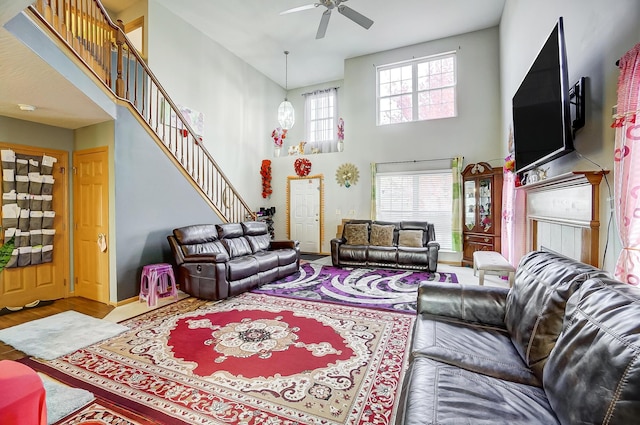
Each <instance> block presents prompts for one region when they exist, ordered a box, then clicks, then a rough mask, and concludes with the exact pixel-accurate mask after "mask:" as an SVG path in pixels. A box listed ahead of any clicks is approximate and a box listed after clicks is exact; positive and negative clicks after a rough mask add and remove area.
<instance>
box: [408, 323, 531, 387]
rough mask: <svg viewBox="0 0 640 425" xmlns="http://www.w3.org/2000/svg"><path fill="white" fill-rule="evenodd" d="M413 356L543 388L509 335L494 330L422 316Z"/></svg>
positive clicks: (415, 330)
mask: <svg viewBox="0 0 640 425" xmlns="http://www.w3.org/2000/svg"><path fill="white" fill-rule="evenodd" d="M411 355H412V356H413V357H419V356H422V357H429V358H430V359H433V360H438V361H440V362H442V363H447V364H450V365H453V366H458V367H461V368H463V369H466V370H471V371H474V372H478V373H481V374H483V375H487V376H493V377H494V378H498V379H504V380H507V381H511V382H519V383H521V384H526V385H534V386H538V387H539V386H541V384H540V380H538V378H537V377H536V376H535V375H534V374H533V373H531V370H530V369H529V368H528V367H527V365H525V364H524V362H523V361H522V359H521V358H520V356H519V355H518V352H517V351H516V349H515V347H514V346H513V344H512V343H511V338H510V337H509V334H508V333H507V331H506V330H505V329H498V328H496V327H493V326H486V325H480V324H477V323H462V322H449V321H444V320H434V319H433V318H431V317H429V316H427V315H419V316H418V318H417V320H416V323H415V327H414V332H413V343H412V346H411Z"/></svg>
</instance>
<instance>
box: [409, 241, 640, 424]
mask: <svg viewBox="0 0 640 425" xmlns="http://www.w3.org/2000/svg"><path fill="white" fill-rule="evenodd" d="M637 423H640V289H639V288H637V287H635V286H631V285H628V284H626V283H622V282H619V281H616V280H614V279H612V278H611V277H609V276H608V274H607V273H605V272H603V271H600V270H598V269H595V268H593V267H592V266H589V265H586V264H582V263H579V262H577V261H574V260H571V259H568V258H566V257H563V256H560V255H558V254H555V253H552V252H545V251H536V252H531V253H529V254H527V255H526V256H525V257H524V258H523V259H522V261H521V262H520V264H519V266H518V268H517V272H516V278H515V284H514V286H513V288H512V289H510V290H509V289H506V288H499V287H487V286H477V285H464V284H459V285H451V284H445V283H434V282H429V284H425V285H423V286H421V287H420V289H419V292H418V315H417V320H416V324H415V329H414V334H413V342H412V346H411V353H410V366H409V370H408V372H407V374H406V377H405V381H404V384H403V388H402V395H401V398H400V402H399V412H398V415H397V417H396V424H398V425H400V424H402V425H427V424H430V425H431V424H442V425H444V424H509V425H518V424H527V425H530V424H541V425H542V424H544V425H554V424H562V425H576V424H609V425H623V424H624V425H630V424H637Z"/></svg>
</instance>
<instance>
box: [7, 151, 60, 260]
mask: <svg viewBox="0 0 640 425" xmlns="http://www.w3.org/2000/svg"><path fill="white" fill-rule="evenodd" d="M1 155H2V227H3V230H4V240H5V242H7V241H10V240H11V239H12V238H13V241H14V249H13V251H12V252H11V258H9V259H8V261H7V263H6V266H5V267H6V268H13V267H25V266H29V265H37V264H41V263H49V262H51V261H53V237H54V235H55V233H56V231H55V229H54V228H53V221H54V219H55V216H56V213H55V211H53V210H52V202H53V195H52V193H53V184H54V182H55V179H54V178H53V175H52V172H53V164H55V163H56V162H57V161H58V160H57V159H56V158H54V157H51V156H47V155H44V156H41V157H36V156H31V155H16V154H15V152H14V151H12V150H11V149H3V150H2V151H1Z"/></svg>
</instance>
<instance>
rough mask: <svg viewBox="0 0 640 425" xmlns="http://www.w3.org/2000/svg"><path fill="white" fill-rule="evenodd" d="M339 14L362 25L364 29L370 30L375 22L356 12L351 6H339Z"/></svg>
mask: <svg viewBox="0 0 640 425" xmlns="http://www.w3.org/2000/svg"><path fill="white" fill-rule="evenodd" d="M338 12H340V13H342V14H343V15H344V16H346V17H347V18H349V19H351V20H352V21H353V22H355V23H356V24H358V25H360V26H361V27H363V28H366V29H369V27H371V25H373V21H372V20H371V19H369V18H367V17H366V16H364V15H363V14H361V13H358V12H356V11H355V10H353V9H352V8H350V7H349V6H344V5H342V4H341V5H340V6H338Z"/></svg>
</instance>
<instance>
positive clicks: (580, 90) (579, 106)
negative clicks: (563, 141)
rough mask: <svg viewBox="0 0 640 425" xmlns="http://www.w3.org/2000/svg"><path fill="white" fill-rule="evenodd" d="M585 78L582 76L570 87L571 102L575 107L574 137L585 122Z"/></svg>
mask: <svg viewBox="0 0 640 425" xmlns="http://www.w3.org/2000/svg"><path fill="white" fill-rule="evenodd" d="M584 89H585V78H584V77H580V79H579V80H578V82H577V83H575V84H574V85H573V87H571V88H569V103H571V105H573V106H574V107H575V119H574V120H573V121H572V122H571V128H572V129H573V138H574V139H575V138H576V132H577V131H578V130H579V129H581V128H582V127H584V124H585V96H584Z"/></svg>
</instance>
